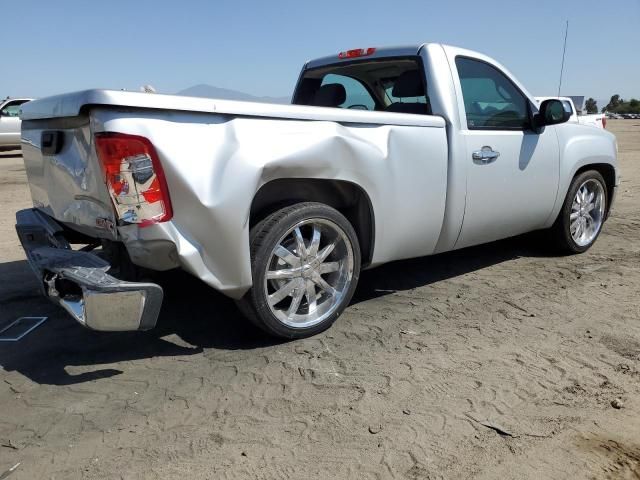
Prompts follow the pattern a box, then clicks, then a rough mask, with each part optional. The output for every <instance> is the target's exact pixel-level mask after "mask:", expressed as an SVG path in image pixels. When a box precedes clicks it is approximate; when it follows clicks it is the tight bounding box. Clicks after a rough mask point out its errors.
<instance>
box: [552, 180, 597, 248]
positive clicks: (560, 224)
mask: <svg viewBox="0 0 640 480" xmlns="http://www.w3.org/2000/svg"><path fill="white" fill-rule="evenodd" d="M606 212H607V185H606V183H605V181H604V178H602V175H601V174H600V173H599V172H597V171H595V170H588V171H586V172H583V173H581V174H580V175H577V176H576V177H575V178H574V179H573V181H572V182H571V186H570V187H569V191H568V192H567V197H566V199H565V201H564V205H563V206H562V210H560V213H559V214H558V218H557V219H556V222H555V223H554V225H553V227H552V233H553V235H554V237H555V240H556V243H557V244H558V246H559V247H560V248H561V249H562V250H563V251H565V252H569V253H582V252H585V251H587V250H588V249H589V248H590V247H591V245H593V244H594V243H595V241H596V239H597V238H598V235H600V232H601V231H602V225H603V223H604V219H605V216H606Z"/></svg>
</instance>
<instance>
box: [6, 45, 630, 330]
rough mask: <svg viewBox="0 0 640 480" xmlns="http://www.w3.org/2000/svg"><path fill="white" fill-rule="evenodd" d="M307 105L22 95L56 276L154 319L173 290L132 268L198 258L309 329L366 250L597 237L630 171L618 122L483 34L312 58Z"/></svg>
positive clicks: (28, 246)
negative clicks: (517, 64)
mask: <svg viewBox="0 0 640 480" xmlns="http://www.w3.org/2000/svg"><path fill="white" fill-rule="evenodd" d="M293 104H294V105H267V104H262V103H243V102H233V101H223V100H207V99H202V98H188V97H177V96H166V95H154V94H145V93H132V92H120V91H108V90H89V91H83V92H78V93H70V94H66V95H60V96H55V97H49V98H44V99H41V100H37V101H34V102H30V103H29V104H27V105H25V106H24V107H23V113H22V119H23V123H22V148H23V152H24V162H25V166H26V171H27V175H28V180H29V186H30V188H31V195H32V197H33V203H34V208H33V209H28V210H23V211H20V212H18V213H17V215H16V216H17V226H16V228H17V232H18V235H19V237H20V240H21V242H22V245H23V246H24V249H25V251H26V253H27V257H28V259H29V261H30V263H31V265H32V267H33V269H34V271H35V272H36V274H37V275H38V278H39V279H40V281H41V284H42V289H43V292H44V294H45V295H47V296H48V297H50V298H51V299H52V300H54V301H55V302H57V303H59V304H60V305H61V306H62V307H64V308H65V309H66V310H67V311H68V312H69V313H70V314H71V315H72V316H73V317H74V318H76V319H77V320H78V321H79V322H80V323H82V324H83V325H85V326H87V327H89V328H93V329H96V330H136V329H141V330H143V329H149V328H152V327H153V326H154V325H155V323H156V318H157V316H158V313H159V310H160V304H161V301H162V295H163V294H162V289H161V288H160V286H158V285H157V284H155V283H150V282H139V281H135V280H137V279H136V275H135V272H136V271H137V270H138V269H150V270H170V269H175V268H181V269H184V270H186V271H188V272H190V273H191V274H193V275H194V276H196V277H198V278H199V279H201V280H202V281H203V282H206V283H207V284H208V285H210V286H211V287H212V288H214V289H216V290H219V291H220V292H222V293H223V294H225V295H228V296H229V297H231V298H234V299H236V300H237V301H238V304H239V306H240V308H241V309H242V311H243V312H245V314H246V315H247V316H248V317H249V318H250V319H251V320H252V321H254V322H255V323H256V324H257V325H258V326H260V327H261V328H263V329H264V330H265V331H267V332H268V333H270V334H272V335H277V336H282V337H287V338H297V337H304V336H308V335H312V334H314V333H317V332H319V331H321V330H323V329H325V328H327V327H328V326H330V325H331V324H332V322H333V321H334V320H335V319H336V318H337V317H338V316H339V314H340V313H341V312H342V311H343V310H344V309H345V308H346V307H347V305H348V304H349V301H350V299H351V297H352V294H353V292H354V290H355V288H356V284H357V283H358V277H359V275H360V270H361V269H362V268H371V267H375V266H377V265H380V264H383V263H385V262H390V261H393V260H399V259H405V258H412V257H420V256H424V255H432V254H436V253H440V252H446V251H449V250H453V249H458V248H463V247H468V246H470V245H476V244H480V243H483V242H491V241H494V240H497V239H501V238H505V237H510V236H514V235H518V234H521V233H524V232H529V231H532V230H539V229H548V230H549V237H550V239H552V240H553V241H555V242H556V243H557V245H558V246H559V247H560V248H562V249H563V250H565V251H567V252H574V253H576V252H584V251H585V250H587V249H588V248H589V247H590V246H591V245H592V244H593V243H594V242H595V240H596V238H597V237H598V235H599V233H600V231H601V229H602V226H603V223H604V221H605V219H606V218H607V215H608V213H609V211H610V208H611V204H612V202H613V198H614V193H615V191H616V186H617V185H618V171H617V166H616V155H617V146H616V140H615V137H614V136H613V135H612V134H610V133H608V132H606V131H604V130H596V129H594V128H590V127H585V126H583V125H579V124H573V123H568V122H567V120H568V119H569V115H568V113H567V112H565V110H564V108H563V105H562V103H561V102H560V101H558V100H555V99H551V100H547V101H544V102H542V103H541V104H540V105H538V103H537V102H536V100H535V98H534V97H533V96H531V95H530V94H529V93H528V92H527V90H526V89H525V88H524V87H523V86H522V85H521V84H520V83H519V82H518V81H517V80H516V79H515V78H514V77H513V75H511V74H510V73H509V72H508V71H507V70H506V69H505V68H504V67H503V66H501V65H500V64H499V63H497V62H496V61H495V60H493V59H491V58H489V57H487V56H485V55H481V54H479V53H475V52H472V51H469V50H463V49H460V48H455V47H450V46H445V45H441V44H423V45H415V46H408V47H398V48H380V49H376V48H366V49H356V50H349V51H346V52H342V53H339V54H336V55H331V56H328V57H325V58H321V59H318V60H313V61H310V62H308V63H306V64H305V65H304V68H303V69H302V72H301V74H300V77H299V81H298V84H297V87H296V90H295V93H294V95H293ZM73 245H83V247H82V248H78V249H73V248H72V246H73ZM132 267H135V268H132ZM143 272H144V274H143V275H144V277H146V276H147V272H146V271H145V270H143Z"/></svg>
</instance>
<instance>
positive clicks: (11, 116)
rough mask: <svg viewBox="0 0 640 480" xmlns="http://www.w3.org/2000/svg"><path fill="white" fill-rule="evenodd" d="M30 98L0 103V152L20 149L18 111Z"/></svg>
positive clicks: (13, 99)
mask: <svg viewBox="0 0 640 480" xmlns="http://www.w3.org/2000/svg"><path fill="white" fill-rule="evenodd" d="M31 100H33V99H32V98H7V99H5V100H1V101H0V151H3V150H16V149H18V148H20V109H21V107H22V104H24V103H27V102H29V101H31Z"/></svg>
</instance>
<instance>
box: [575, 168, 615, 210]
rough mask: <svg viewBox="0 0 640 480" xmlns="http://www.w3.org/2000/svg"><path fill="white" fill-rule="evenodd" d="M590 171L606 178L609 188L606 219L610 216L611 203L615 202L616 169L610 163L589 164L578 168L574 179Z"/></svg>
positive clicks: (606, 184) (605, 181)
mask: <svg viewBox="0 0 640 480" xmlns="http://www.w3.org/2000/svg"><path fill="white" fill-rule="evenodd" d="M589 170H595V171H596V172H598V173H599V174H600V175H602V178H604V183H605V186H606V187H607V211H606V213H605V218H606V217H608V216H609V211H610V209H611V203H612V201H613V195H614V189H615V186H616V169H615V167H614V166H613V165H611V164H610V163H589V164H586V165H582V166H581V167H580V168H578V169H577V170H576V172H575V173H574V174H573V177H572V179H573V178H575V177H577V176H578V175H580V174H581V173H583V172H586V171H589Z"/></svg>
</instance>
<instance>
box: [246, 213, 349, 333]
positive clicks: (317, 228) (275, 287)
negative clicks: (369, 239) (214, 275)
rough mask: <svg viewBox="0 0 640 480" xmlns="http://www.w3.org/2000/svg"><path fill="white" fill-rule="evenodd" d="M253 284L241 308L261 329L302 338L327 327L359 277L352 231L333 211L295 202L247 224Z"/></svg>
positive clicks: (337, 313)
mask: <svg viewBox="0 0 640 480" xmlns="http://www.w3.org/2000/svg"><path fill="white" fill-rule="evenodd" d="M250 242H251V273H252V277H253V285H252V287H251V289H250V290H249V292H247V294H246V295H245V296H244V297H243V298H242V300H241V301H240V302H239V306H240V308H241V310H242V311H243V312H244V313H245V315H246V316H247V317H248V318H249V319H250V320H252V321H253V322H254V323H255V324H256V325H257V326H259V327H260V328H262V329H263V330H265V331H266V332H268V333H270V334H272V335H275V336H279V337H284V338H303V337H308V336H310V335H314V334H316V333H318V332H320V331H322V330H324V329H326V328H328V327H329V326H330V325H331V324H332V323H333V322H334V321H335V320H336V318H337V317H338V316H339V315H340V313H342V311H343V310H344V309H345V308H346V307H347V305H348V304H349V301H350V300H351V297H352V296H353V292H354V290H355V288H356V284H357V282H358V278H359V276H360V245H359V243H358V237H357V236H356V233H355V230H354V229H353V226H352V225H351V223H349V221H348V220H347V219H346V218H345V217H344V216H343V215H342V214H341V213H340V212H338V211H337V210H335V209H333V208H331V207H329V206H327V205H324V204H321V203H312V202H308V203H298V204H295V205H291V206H289V207H285V208H282V209H281V210H278V211H276V212H274V213H272V214H271V215H269V216H268V217H266V218H265V219H263V220H262V221H260V222H259V223H257V224H256V225H255V226H254V227H253V228H252V229H251V235H250Z"/></svg>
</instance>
